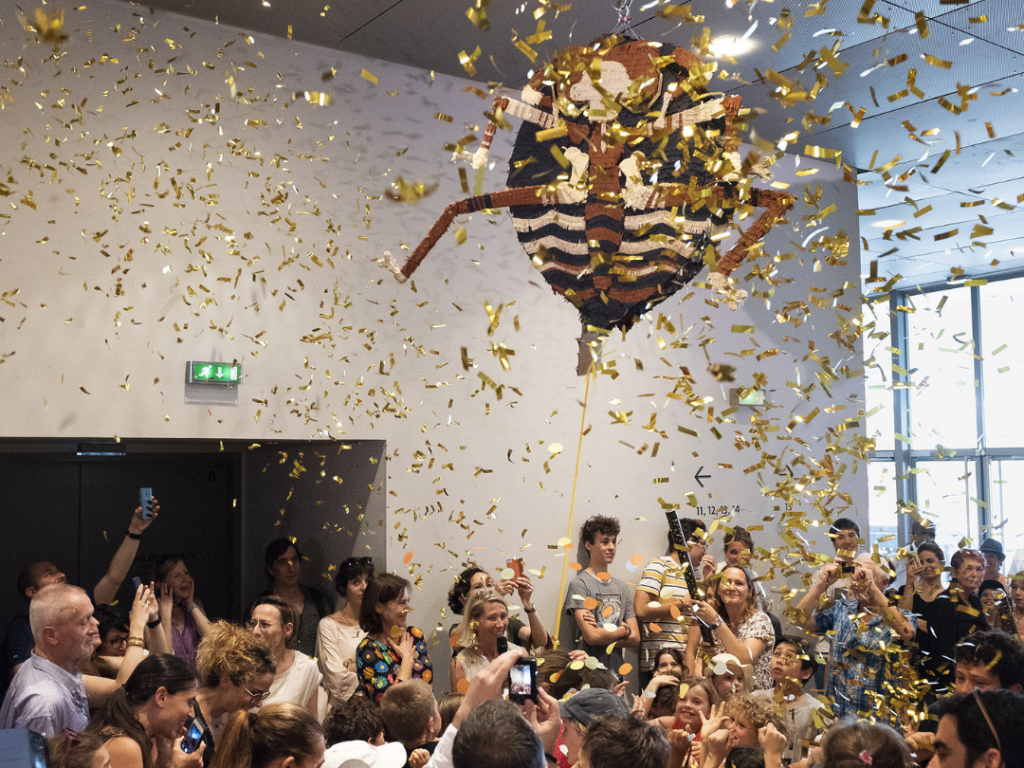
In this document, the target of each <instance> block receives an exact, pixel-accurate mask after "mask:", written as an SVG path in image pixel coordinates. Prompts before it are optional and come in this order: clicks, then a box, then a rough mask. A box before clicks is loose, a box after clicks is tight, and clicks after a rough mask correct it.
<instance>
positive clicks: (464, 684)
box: [455, 678, 469, 695]
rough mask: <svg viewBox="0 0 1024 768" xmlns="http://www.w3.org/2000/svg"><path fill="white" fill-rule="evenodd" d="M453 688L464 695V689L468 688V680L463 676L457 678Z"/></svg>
mask: <svg viewBox="0 0 1024 768" xmlns="http://www.w3.org/2000/svg"><path fill="white" fill-rule="evenodd" d="M455 688H456V689H457V690H458V692H459V693H461V694H463V695H465V694H466V691H468V690H469V680H466V679H465V678H463V679H462V680H459V682H458V683H457V684H456V686H455Z"/></svg>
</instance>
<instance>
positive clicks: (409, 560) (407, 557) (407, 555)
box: [402, 552, 412, 565]
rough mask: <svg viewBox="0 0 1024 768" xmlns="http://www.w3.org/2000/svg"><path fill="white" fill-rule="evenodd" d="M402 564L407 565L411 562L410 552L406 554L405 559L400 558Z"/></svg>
mask: <svg viewBox="0 0 1024 768" xmlns="http://www.w3.org/2000/svg"><path fill="white" fill-rule="evenodd" d="M402 562H403V563H405V564H406V565H408V564H409V563H411V562H412V552H406V553H405V557H403V558H402Z"/></svg>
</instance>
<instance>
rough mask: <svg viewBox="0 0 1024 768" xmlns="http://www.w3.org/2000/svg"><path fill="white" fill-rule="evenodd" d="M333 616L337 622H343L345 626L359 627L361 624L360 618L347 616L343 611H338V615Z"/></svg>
mask: <svg viewBox="0 0 1024 768" xmlns="http://www.w3.org/2000/svg"><path fill="white" fill-rule="evenodd" d="M331 618H333V619H334V620H335V621H336V622H338V623H339V624H341V625H342V626H343V627H358V626H359V619H350V618H349V617H348V616H346V615H345V614H344V613H342V612H341V611H338V614H337V615H336V616H332V617H331Z"/></svg>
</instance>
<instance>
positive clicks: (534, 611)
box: [523, 608, 537, 613]
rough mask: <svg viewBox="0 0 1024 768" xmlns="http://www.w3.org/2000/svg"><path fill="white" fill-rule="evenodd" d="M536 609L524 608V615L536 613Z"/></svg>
mask: <svg viewBox="0 0 1024 768" xmlns="http://www.w3.org/2000/svg"><path fill="white" fill-rule="evenodd" d="M536 612H537V609H536V608H523V613H536Z"/></svg>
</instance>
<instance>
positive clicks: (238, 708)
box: [195, 621, 277, 768]
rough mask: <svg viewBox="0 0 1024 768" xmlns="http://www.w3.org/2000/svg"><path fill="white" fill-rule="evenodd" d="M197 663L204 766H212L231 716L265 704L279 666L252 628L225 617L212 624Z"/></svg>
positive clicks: (204, 767)
mask: <svg viewBox="0 0 1024 768" xmlns="http://www.w3.org/2000/svg"><path fill="white" fill-rule="evenodd" d="M196 666H197V667H198V669H199V686H200V687H199V692H198V693H197V694H196V703H195V713H196V720H198V721H199V722H200V723H201V724H202V725H203V726H204V727H205V728H206V732H205V733H204V734H203V743H204V744H206V751H205V752H203V768H209V765H210V763H211V762H212V761H213V756H214V749H215V748H216V746H217V745H218V744H219V743H220V740H221V734H222V732H223V730H224V726H225V725H226V724H227V721H228V719H229V718H230V717H231V715H233V714H234V713H235V712H242V711H248V710H250V709H252V708H253V707H256V708H259V707H260V706H262V705H263V702H264V700H265V699H266V698H267V696H269V695H270V686H271V685H272V684H273V682H274V675H275V673H276V672H277V667H276V665H275V664H274V658H273V656H271V655H270V651H268V650H267V649H266V648H264V647H263V644H262V643H260V641H259V640H258V639H257V638H256V637H255V636H254V635H253V634H252V633H251V632H248V631H247V630H245V629H244V628H242V627H239V626H237V625H235V624H229V623H228V622H226V621H218V622H215V623H214V624H212V625H211V626H210V631H209V632H207V634H206V637H204V638H203V642H201V643H200V644H199V649H198V650H197V652H196Z"/></svg>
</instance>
